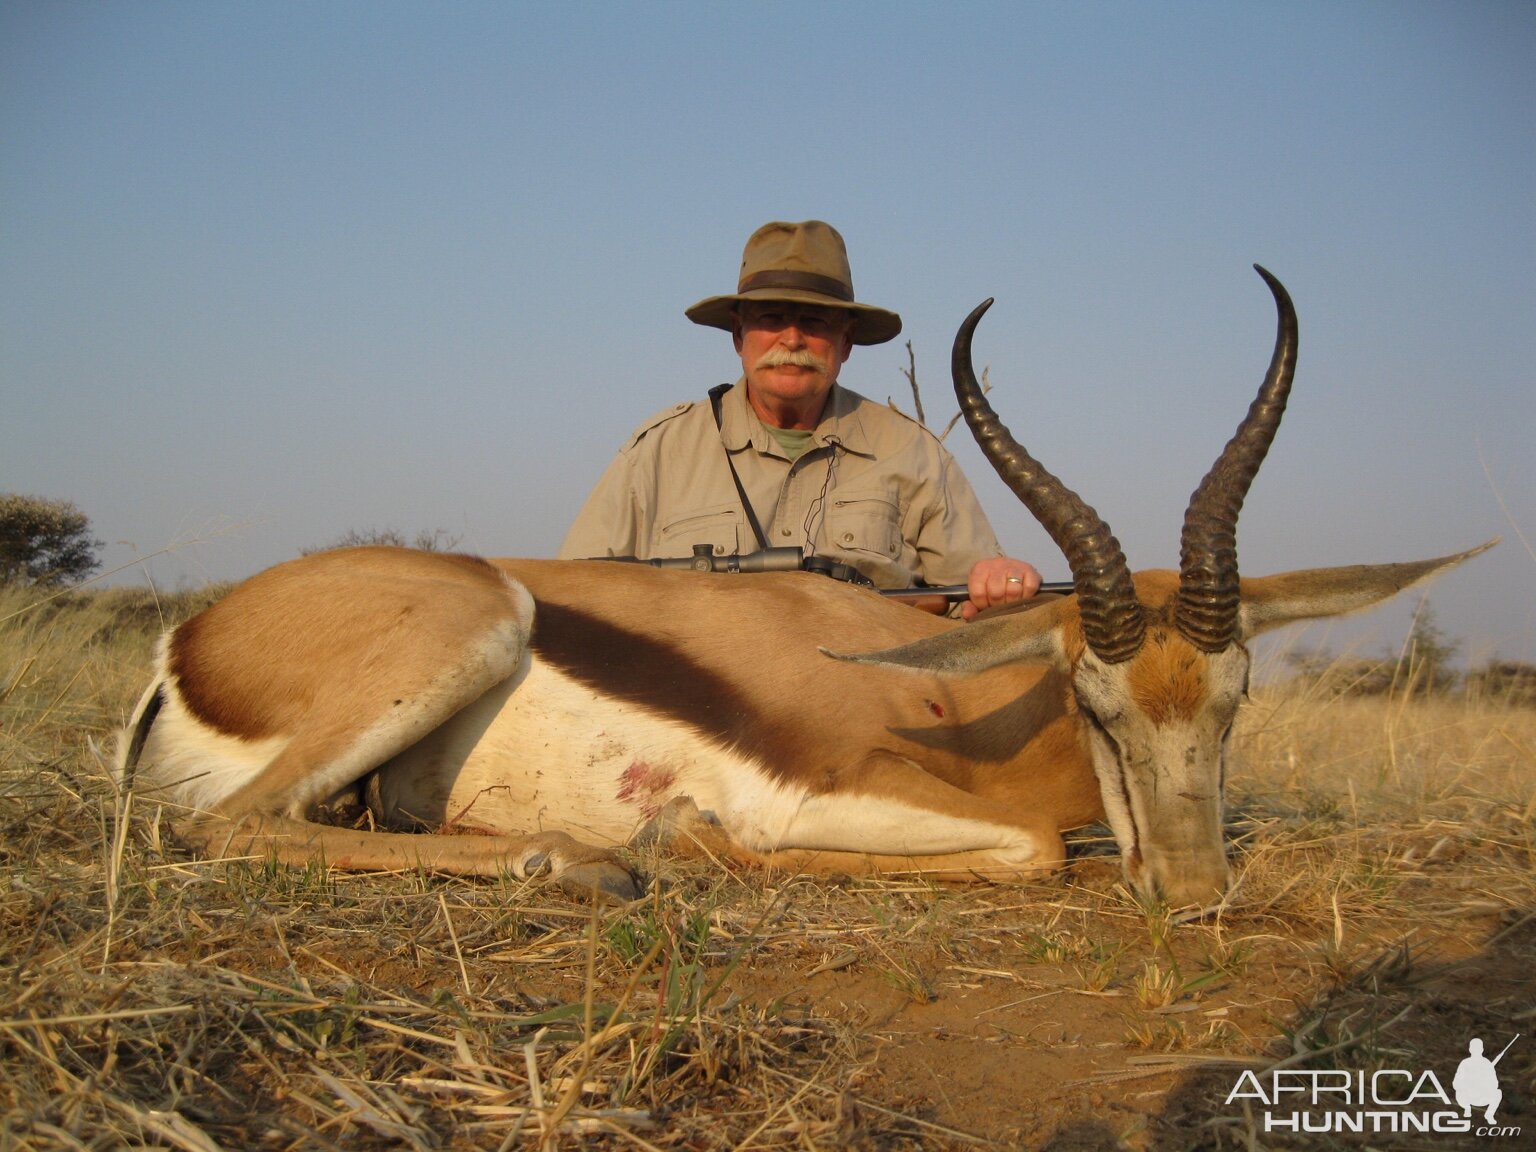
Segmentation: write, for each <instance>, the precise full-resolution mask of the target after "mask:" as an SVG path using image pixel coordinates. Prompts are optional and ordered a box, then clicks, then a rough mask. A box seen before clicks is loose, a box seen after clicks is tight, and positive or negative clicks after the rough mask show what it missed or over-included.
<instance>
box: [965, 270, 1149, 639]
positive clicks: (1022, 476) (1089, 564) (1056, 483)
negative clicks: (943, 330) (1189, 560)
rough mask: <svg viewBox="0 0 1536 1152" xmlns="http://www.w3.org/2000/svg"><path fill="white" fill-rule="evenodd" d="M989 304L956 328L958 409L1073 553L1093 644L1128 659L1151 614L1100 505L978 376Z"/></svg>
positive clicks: (1065, 550)
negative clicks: (992, 398) (1032, 441)
mask: <svg viewBox="0 0 1536 1152" xmlns="http://www.w3.org/2000/svg"><path fill="white" fill-rule="evenodd" d="M990 307H992V301H991V300H986V301H984V302H983V303H982V304H981V305H979V306H978V307H977V308H976V310H975V311H974V312H972V313H971V314H970V315H969V316H967V317H966V318H965V323H963V324H961V325H960V331H959V332H958V333H957V334H956V336H955V348H954V355H953V357H952V359H951V370H952V372H953V374H954V378H955V396H956V398H957V399H958V400H959V401H960V411H961V412H962V413H964V415H965V422H966V423H967V424H968V425H970V428H971V433H972V434H973V435H974V436H975V437H976V443H977V444H979V445H980V446H981V451H982V454H983V455H984V456H986V458H987V459H988V460H989V461H991V464H992V467H994V468H996V469H997V474H998V475H999V476H1001V477H1002V478H1003V483H1004V484H1006V485H1008V487H1009V488H1010V489H1012V490H1013V493H1014V495H1016V496H1017V497H1018V498H1019V499H1020V500H1022V501H1023V502H1024V506H1025V507H1026V508H1028V509H1029V510H1030V512H1031V513H1032V514H1033V515H1034V517H1035V519H1036V520H1038V521H1039V522H1040V526H1041V527H1042V528H1044V529H1045V530H1046V532H1048V533H1050V537H1051V539H1052V540H1054V541H1055V542H1056V547H1058V548H1060V549H1061V551H1062V554H1063V555H1064V556H1065V557H1066V558H1067V565H1068V567H1070V568H1071V569H1072V583H1073V585H1074V587H1075V588H1076V590H1077V604H1078V611H1079V613H1080V614H1081V616H1082V622H1083V636H1084V638H1085V639H1086V640H1087V641H1088V647H1090V648H1092V649H1093V652H1094V654H1095V655H1096V656H1098V658H1099V659H1100V660H1103V661H1104V662H1105V663H1108V664H1118V663H1120V662H1121V661H1124V660H1129V659H1130V658H1131V657H1132V656H1134V655H1136V652H1137V650H1138V649H1140V647H1141V643H1142V640H1143V639H1144V638H1145V636H1146V621H1145V620H1144V619H1143V618H1142V611H1141V603H1140V602H1139V601H1138V600H1137V599H1136V590H1135V588H1134V587H1133V586H1132V585H1131V570H1130V566H1129V565H1128V564H1127V563H1126V562H1125V553H1124V552H1122V551H1121V550H1120V542H1119V541H1118V540H1116V539H1115V537H1114V534H1113V533H1112V532H1110V530H1109V525H1108V524H1106V523H1104V520H1103V518H1102V517H1100V515H1099V514H1098V513H1097V512H1095V511H1094V510H1093V509H1092V508H1090V507H1089V506H1088V505H1087V504H1085V503H1084V502H1083V501H1082V499H1081V498H1080V497H1079V496H1078V495H1077V493H1076V492H1073V491H1072V490H1071V489H1070V488H1068V487H1067V486H1066V485H1065V484H1063V483H1062V482H1061V481H1060V480H1058V479H1056V477H1055V476H1052V475H1051V474H1050V472H1048V471H1046V469H1045V468H1044V467H1043V466H1042V465H1041V464H1040V463H1039V461H1037V460H1035V458H1034V457H1032V456H1031V455H1030V454H1029V453H1028V452H1026V451H1025V450H1024V446H1023V445H1022V444H1020V443H1019V442H1018V441H1017V440H1015V439H1014V438H1013V435H1012V434H1011V433H1010V432H1009V431H1008V429H1007V428H1005V427H1003V423H1002V421H1001V420H999V419H998V418H997V413H996V412H994V411H993V410H992V405H991V404H989V403H988V402H987V398H986V396H985V395H984V394H983V393H982V390H981V385H980V384H979V383H977V381H976V371H975V369H974V368H973V367H972V365H971V337H972V336H973V335H974V333H975V331H976V325H977V324H978V323H979V322H980V320H981V317H982V315H983V314H984V313H985V312H986V310H987V309H988V308H990Z"/></svg>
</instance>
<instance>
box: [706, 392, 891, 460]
mask: <svg viewBox="0 0 1536 1152" xmlns="http://www.w3.org/2000/svg"><path fill="white" fill-rule="evenodd" d="M868 403H869V401H867V400H865V399H864V397H862V396H860V395H859V394H858V393H857V392H853V391H850V390H849V389H847V388H844V387H843V386H842V385H840V384H833V385H832V391H831V393H830V395H829V396H828V397H827V406H826V408H825V409H824V410H823V411H822V414H821V421H820V423H818V424H817V425H816V428H815V434H814V436H813V437H812V439H813V440H814V442H815V444H816V446H817V447H823V448H824V447H827V446H829V445H838V446H840V447H842V448H845V449H847V450H848V451H850V452H855V453H857V454H858V455H860V456H873V455H874V445H873V443H872V442H871V440H870V437H869V434H868V432H867V431H866V429H865V427H864V420H863V416H862V413H861V411H860V409H862V408H863V407H864V405H866V404H868ZM720 439H721V441H722V442H723V443H724V444H725V447H726V449H727V450H728V451H731V452H739V451H741V450H742V449H744V448H746V447H748V446H749V445H750V446H751V447H752V448H755V449H756V450H757V451H759V452H765V453H768V454H770V455H781V454H782V453H781V452H780V449H779V446H778V444H777V443H776V442H775V441H774V439H773V436H772V434H771V433H769V431H768V429H767V428H765V427H764V426H763V422H762V421H761V420H760V419H758V416H757V413H756V412H754V411H752V405H751V404H749V403H747V381H746V377H744V376H743V377H741V378H740V379H738V380H737V381H736V384H735V386H734V387H732V388H731V390H730V391H729V392H727V393H726V394H725V399H724V400H723V402H722V403H721V405H720Z"/></svg>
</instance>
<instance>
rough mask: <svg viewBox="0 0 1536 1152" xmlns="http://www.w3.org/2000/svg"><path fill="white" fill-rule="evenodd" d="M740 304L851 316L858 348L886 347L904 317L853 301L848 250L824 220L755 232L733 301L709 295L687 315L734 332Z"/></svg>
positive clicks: (769, 226) (776, 223) (743, 256)
mask: <svg viewBox="0 0 1536 1152" xmlns="http://www.w3.org/2000/svg"><path fill="white" fill-rule="evenodd" d="M742 300H792V301H795V302H796V303H801V304H817V305H820V306H821V307H823V308H842V309H845V310H847V311H848V312H851V313H853V342H854V343H855V344H884V343H885V342H886V341H887V340H889V339H891V338H892V337H894V336H895V335H896V334H897V333H898V332H900V331H901V317H900V316H898V315H896V313H894V312H887V311H886V310H885V309H884V308H875V307H872V306H871V305H868V304H860V303H859V302H858V301H856V300H855V299H854V298H853V273H852V272H851V271H849V269H848V249H847V248H846V247H845V246H844V245H843V238H842V236H840V235H839V234H838V231H837V229H836V228H834V227H832V225H830V224H826V223H823V222H822V221H820V220H806V221H804V222H803V223H800V224H786V223H784V222H783V221H781V220H775V221H774V222H773V223H772V224H764V225H763V226H762V227H761V228H759V229H758V230H757V231H756V232H754V233H752V237H751V239H749V240H748V241H747V247H746V250H745V251H744V252H742V254H741V278H740V279H739V280H738V281H737V283H736V293H735V295H733V296H711V297H709V298H708V299H706V300H700V301H699V302H698V303H697V304H695V305H694V306H693V307H692V308H689V309H688V310H687V313H686V315H687V317H688V319H690V320H692V321H693V322H694V323H695V324H707V325H709V327H711V328H724V329H725V330H726V331H727V332H729V331H730V330H731V314H732V312H733V311H734V310H735V307H736V304H737V303H738V302H739V301H742Z"/></svg>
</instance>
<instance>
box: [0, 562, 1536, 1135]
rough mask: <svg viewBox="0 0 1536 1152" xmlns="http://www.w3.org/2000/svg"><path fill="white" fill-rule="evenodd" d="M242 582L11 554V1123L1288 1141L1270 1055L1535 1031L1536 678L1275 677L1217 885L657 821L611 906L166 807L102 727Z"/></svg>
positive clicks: (5, 599)
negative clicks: (1264, 1104) (1511, 681)
mask: <svg viewBox="0 0 1536 1152" xmlns="http://www.w3.org/2000/svg"><path fill="white" fill-rule="evenodd" d="M206 597H207V594H203V593H198V594H190V595H187V596H183V597H176V598H172V601H171V602H170V603H166V604H159V605H157V604H155V603H154V602H153V600H152V599H151V598H149V597H147V596H145V595H143V594H140V593H131V592H112V593H103V594H100V595H97V596H79V597H74V598H68V599H65V600H61V601H56V602H54V603H52V604H50V605H48V606H46V607H45V608H43V609H39V610H35V611H23V612H20V613H19V614H18V610H19V609H21V608H23V607H24V605H25V602H26V601H25V598H24V597H22V596H21V595H19V594H18V593H15V592H14V591H12V592H5V591H3V590H0V829H3V831H0V852H3V854H4V861H5V868H4V872H3V874H0V1111H3V1120H0V1148H11V1147H16V1148H70V1149H82V1148H89V1149H106V1148H120V1147H152V1148H176V1149H186V1150H198V1152H202V1150H207V1149H212V1148H229V1149H234V1148H261V1149H301V1148H302V1149H311V1148H320V1149H323V1148H347V1149H359V1148H364V1149H366V1148H399V1147H404V1148H412V1149H415V1148H423V1149H428V1148H450V1149H457V1148H465V1149H487V1150H495V1149H514V1148H534V1147H539V1148H553V1147H565V1148H570V1147H577V1146H580V1147H600V1148H666V1149H675V1148H687V1149H701V1150H703V1149H708V1150H713V1149H725V1148H786V1149H787V1148H797V1149H817V1148H871V1149H873V1148H882V1149H883V1148H893V1149H895V1148H912V1149H917V1148H970V1147H978V1146H979V1147H1051V1148H1063V1149H1065V1148H1119V1147H1129V1148H1169V1149H1171V1148H1193V1147H1211V1148H1217V1147H1223V1148H1224V1147H1231V1148H1276V1147H1286V1146H1288V1145H1287V1144H1286V1143H1285V1140H1284V1138H1283V1137H1282V1136H1279V1135H1277V1134H1267V1133H1264V1132H1263V1130H1262V1126H1261V1125H1260V1124H1259V1122H1258V1120H1257V1118H1256V1117H1255V1116H1254V1115H1253V1113H1252V1111H1251V1110H1248V1111H1246V1112H1245V1111H1244V1109H1243V1108H1241V1107H1240V1106H1238V1105H1226V1104H1225V1096H1226V1094H1227V1090H1228V1088H1229V1087H1230V1085H1231V1084H1232V1082H1233V1078H1234V1074H1235V1073H1234V1070H1235V1069H1236V1068H1238V1067H1239V1066H1242V1067H1251V1068H1256V1069H1257V1068H1264V1067H1268V1066H1271V1065H1273V1064H1275V1063H1276V1062H1278V1061H1290V1062H1292V1064H1293V1065H1294V1064H1305V1065H1306V1066H1312V1067H1328V1066H1332V1067H1341V1068H1350V1069H1355V1068H1365V1069H1370V1068H1373V1067H1382V1066H1387V1067H1404V1066H1406V1067H1425V1066H1427V1067H1434V1068H1437V1069H1439V1070H1440V1072H1441V1076H1442V1078H1443V1079H1444V1080H1445V1081H1446V1083H1447V1084H1448V1083H1449V1075H1450V1070H1451V1069H1452V1068H1454V1065H1455V1061H1456V1060H1457V1059H1458V1058H1459V1056H1460V1055H1462V1054H1464V1053H1465V1042H1466V1038H1467V1037H1468V1036H1470V1035H1477V1034H1481V1035H1486V1036H1489V1037H1490V1038H1491V1037H1493V1036H1494V1035H1499V1036H1507V1035H1512V1034H1513V1033H1514V1032H1516V1031H1525V1032H1527V1033H1528V1034H1529V1033H1530V1032H1531V1031H1533V1030H1536V1027H1533V1005H1532V999H1533V993H1532V983H1533V982H1532V980H1531V976H1530V973H1531V972H1532V971H1533V970H1536V925H1533V921H1532V917H1533V912H1536V878H1533V877H1536V871H1533V869H1536V830H1533V816H1536V789H1533V782H1536V712H1532V711H1519V710H1509V709H1497V708H1491V707H1487V706H1472V705H1467V704H1464V703H1455V702H1448V701H1436V700H1414V699H1402V698H1397V699H1391V698H1389V699H1384V700H1338V701H1332V702H1329V701H1325V700H1322V699H1310V698H1308V696H1307V694H1306V692H1305V691H1304V690H1297V689H1289V690H1288V689H1268V690H1265V691H1264V692H1262V693H1261V694H1259V695H1258V697H1257V698H1256V700H1255V701H1254V702H1253V704H1252V705H1251V706H1250V707H1249V708H1248V709H1247V710H1246V711H1245V714H1244V717H1243V720H1242V726H1241V731H1240V732H1239V734H1238V735H1237V736H1236V737H1235V738H1234V745H1233V755H1232V758H1233V779H1232V780H1231V782H1230V787H1229V791H1230V793H1231V795H1232V798H1233V801H1234V813H1235V816H1234V822H1233V829H1232V831H1233V835H1234V839H1235V841H1236V848H1235V861H1236V864H1237V866H1238V869H1239V873H1240V876H1241V883H1240V885H1239V887H1238V889H1237V891H1236V893H1235V895H1234V896H1233V898H1232V899H1231V901H1230V903H1229V905H1228V906H1227V907H1225V908H1223V909H1221V910H1219V911H1218V912H1216V913H1213V914H1210V915H1207V916H1205V917H1203V918H1198V919H1193V918H1187V917H1179V916H1174V915H1170V914H1169V913H1168V912H1167V911H1166V910H1162V909H1156V908H1145V907H1142V906H1141V905H1139V904H1138V903H1137V902H1136V901H1135V900H1133V899H1132V898H1131V897H1130V896H1129V895H1128V894H1127V893H1126V892H1125V890H1124V888H1123V887H1122V886H1121V884H1120V882H1119V877H1118V871H1117V868H1116V867H1115V862H1114V861H1113V859H1112V858H1111V857H1110V856H1109V855H1107V854H1106V853H1105V851H1104V845H1103V844H1102V840H1101V839H1100V840H1095V839H1094V838H1093V837H1092V836H1088V837H1085V838H1084V839H1083V840H1082V841H1081V842H1080V844H1079V856H1078V858H1077V860H1076V863H1075V864H1074V865H1073V866H1072V867H1071V868H1070V869H1069V870H1068V872H1067V874H1066V875H1064V876H1062V877H1059V878H1056V879H1053V880H1051V881H1049V882H1044V883H1041V884H1039V885H1035V886H1031V887H1010V888H983V889H975V890H969V891H953V890H943V889H936V888H932V887H930V886H927V885H921V884H904V883H895V882H876V881H848V882H844V883H841V884H827V883H813V882H811V881H808V880H802V879H798V878H794V877H784V876H765V875H760V874H744V875H737V874H729V873H725V872H721V871H718V870H713V869H707V868H704V867H701V866H699V865H696V864H692V863H684V862H678V861H675V860H666V859H651V860H648V861H643V862H642V863H643V865H644V866H645V867H646V868H648V869H649V870H650V872H651V873H652V875H653V876H654V877H655V883H654V884H653V885H652V889H651V895H650V897H649V898H648V899H647V900H646V901H645V902H643V903H642V904H640V905H638V906H635V907H632V908H626V909H618V910H608V909H605V910H600V911H594V910H593V909H590V908H587V907H585V906H582V905H580V904H577V903H572V902H570V901H567V900H564V899H562V898H560V897H558V896H556V895H554V894H552V893H550V892H547V891H543V890H540V889H538V888H536V887H529V886H526V885H522V884H519V883H517V882H513V881H510V880H509V881H503V882H499V883H485V882H472V881H458V880H449V879H439V878H427V877H422V876H418V875H399V876H361V877H359V876H348V875H343V874H327V873H325V872H323V871H320V870H311V871H296V870H287V869H280V868H275V867H272V866H269V865H268V864H267V863H266V862H264V861H260V860H243V861H228V862H196V861H191V860H188V859H186V858H185V857H183V856H181V855H180V854H178V853H177V852H176V851H175V850H174V849H173V848H171V847H170V846H169V845H167V844H166V843H164V842H163V840H162V838H161V825H160V823H159V821H158V819H157V816H156V814H155V813H153V812H151V811H146V810H143V809H142V808H140V807H137V806H135V805H134V803H133V801H132V799H131V798H128V797H122V796H119V795H118V794H117V793H116V792H115V791H114V789H113V788H112V786H111V784H110V783H109V781H108V780H107V778H106V775H105V772H104V769H103V763H102V759H101V755H100V754H99V752H98V749H101V748H103V747H104V745H105V742H106V740H107V738H108V737H109V735H110V732H111V731H112V729H114V728H115V726H116V725H117V724H119V723H120V722H121V721H122V719H123V718H124V716H125V715H126V713H127V711H128V709H129V708H130V707H131V706H132V703H133V701H134V699H135V698H136V696H137V694H138V692H139V691H140V690H141V688H142V684H143V680H144V675H145V670H146V669H147V667H148V660H149V652H150V649H151V646H152V639H153V633H154V631H155V630H156V629H157V627H158V625H159V622H160V620H161V618H162V616H164V617H166V618H168V619H171V620H174V619H176V618H178V617H180V616H181V615H184V614H186V613H188V612H190V611H191V610H194V609H195V608H196V607H197V606H198V604H199V603H200V602H201V601H203V600H206ZM1524 1044H1525V1042H1524V1041H1522V1042H1521V1043H1520V1044H1517V1045H1516V1047H1515V1048H1514V1049H1512V1050H1511V1052H1510V1055H1509V1057H1508V1058H1507V1059H1506V1061H1505V1062H1504V1064H1502V1065H1501V1074H1502V1080H1503V1083H1504V1087H1505V1092H1506V1098H1505V1105H1504V1108H1503V1110H1502V1113H1501V1121H1502V1122H1506V1123H1511V1124H1521V1123H1522V1120H1523V1122H1524V1124H1525V1130H1526V1132H1528V1133H1529V1132H1530V1131H1532V1129H1533V1125H1536V1112H1533V1110H1532V1103H1531V1100H1532V1095H1533V1093H1532V1089H1533V1084H1532V1061H1531V1058H1530V1054H1531V1052H1533V1051H1536V1044H1531V1045H1530V1046H1529V1047H1522V1046H1523V1045H1524ZM1447 1062H1449V1064H1448V1063H1447ZM1305 1146H1306V1147H1326V1146H1328V1145H1327V1144H1326V1142H1313V1143H1309V1144H1307V1145H1305ZM1424 1146H1425V1147H1433V1148H1436V1149H1441V1148H1454V1147H1458V1146H1460V1145H1458V1143H1457V1139H1456V1138H1455V1137H1445V1136H1438V1137H1433V1138H1432V1139H1431V1142H1430V1143H1427V1144H1425V1145H1424Z"/></svg>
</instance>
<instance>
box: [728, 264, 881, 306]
mask: <svg viewBox="0 0 1536 1152" xmlns="http://www.w3.org/2000/svg"><path fill="white" fill-rule="evenodd" d="M759 288H798V289H800V290H802V291H805V292H815V293H818V294H819V295H822V296H830V297H832V299H834V300H846V301H848V302H849V303H852V302H853V289H852V288H851V287H849V286H848V285H847V284H844V283H843V282H842V281H841V280H834V279H833V278H832V277H831V276H822V275H819V274H818V273H815V272H786V271H782V270H769V271H766V272H754V273H753V274H752V275H751V276H747V277H745V278H744V279H743V280H742V281H741V284H740V286H739V287H738V288H737V289H736V291H737V292H738V293H742V292H756V291H757V290H758V289H759Z"/></svg>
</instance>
